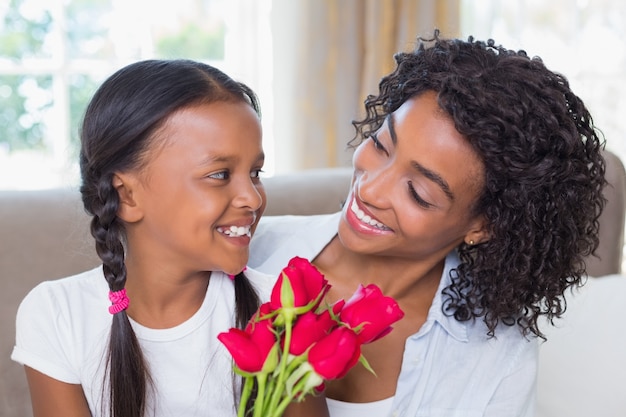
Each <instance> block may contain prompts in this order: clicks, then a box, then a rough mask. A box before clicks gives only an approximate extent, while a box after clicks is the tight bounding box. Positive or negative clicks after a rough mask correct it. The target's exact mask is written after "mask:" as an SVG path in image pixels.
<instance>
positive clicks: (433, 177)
mask: <svg viewBox="0 0 626 417" xmlns="http://www.w3.org/2000/svg"><path fill="white" fill-rule="evenodd" d="M411 165H412V166H413V168H415V169H416V170H417V171H418V172H419V173H420V174H422V175H423V176H424V177H426V178H427V179H429V180H430V181H432V182H434V183H435V184H437V185H438V186H439V188H441V190H442V191H443V193H444V194H445V195H446V197H448V200H450V201H454V193H452V190H450V186H449V185H448V183H447V182H446V180H444V179H443V178H442V177H441V175H439V174H437V173H436V172H434V171H432V170H430V169H428V168H426V167H425V166H424V165H422V164H420V163H418V162H416V161H412V162H411Z"/></svg>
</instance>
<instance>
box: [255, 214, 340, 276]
mask: <svg viewBox="0 0 626 417" xmlns="http://www.w3.org/2000/svg"><path fill="white" fill-rule="evenodd" d="M340 216H341V213H334V214H322V215H313V216H292V215H289V216H267V217H263V218H262V219H261V221H260V223H259V225H258V227H257V229H256V231H255V232H254V236H253V238H252V242H251V244H250V260H249V262H248V265H249V266H251V267H252V268H255V269H257V270H259V271H261V272H265V273H269V274H272V275H275V274H278V272H280V270H281V269H282V268H283V267H285V266H286V265H287V262H289V259H291V258H293V257H294V256H301V257H303V258H307V259H309V260H311V259H313V258H314V257H315V256H317V254H318V253H319V252H320V251H321V250H322V249H323V248H324V247H325V246H326V245H327V244H328V242H330V241H331V240H332V238H333V237H334V236H335V234H336V233H337V226H338V224H339V218H340Z"/></svg>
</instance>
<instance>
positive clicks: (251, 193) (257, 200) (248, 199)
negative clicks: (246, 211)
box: [233, 178, 263, 211]
mask: <svg viewBox="0 0 626 417" xmlns="http://www.w3.org/2000/svg"><path fill="white" fill-rule="evenodd" d="M259 186H262V185H259V184H258V183H255V182H253V181H252V179H251V178H248V179H247V180H244V181H242V184H241V186H240V188H239V189H238V192H237V195H236V196H235V198H234V199H233V205H234V206H236V207H247V208H250V209H251V210H252V211H256V210H258V209H259V208H261V206H262V205H263V195H262V194H261V192H260V191H259V189H258V188H257V187H259Z"/></svg>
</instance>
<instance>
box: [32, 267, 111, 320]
mask: <svg viewBox="0 0 626 417" xmlns="http://www.w3.org/2000/svg"><path fill="white" fill-rule="evenodd" d="M108 291H109V290H108V285H107V283H106V280H105V278H104V274H103V272H102V266H98V267H96V268H94V269H91V270H88V271H85V272H82V273H80V274H76V275H72V276H69V277H65V278H60V279H55V280H47V281H43V282H40V283H39V284H38V285H37V286H35V287H34V288H33V289H32V290H30V292H29V293H28V294H27V295H26V297H25V298H24V300H23V301H22V304H21V305H20V309H22V308H23V307H24V306H25V305H28V304H32V305H34V306H40V307H42V306H45V305H47V304H50V303H52V304H54V305H55V306H56V308H57V309H59V310H62V309H63V307H67V308H71V309H73V308H74V307H81V306H91V307H93V306H94V303H96V304H102V305H103V306H104V310H105V311H106V309H107V306H108V305H109V304H110V302H109V300H108V295H107V294H108Z"/></svg>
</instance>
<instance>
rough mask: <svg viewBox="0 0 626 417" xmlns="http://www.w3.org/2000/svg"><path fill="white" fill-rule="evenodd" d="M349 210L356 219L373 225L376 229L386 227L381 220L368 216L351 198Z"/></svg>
mask: <svg viewBox="0 0 626 417" xmlns="http://www.w3.org/2000/svg"><path fill="white" fill-rule="evenodd" d="M350 210H352V212H353V213H354V214H355V215H356V217H357V219H359V220H361V221H362V222H363V223H365V224H369V225H370V226H374V227H376V228H378V229H386V228H387V227H386V226H385V225H384V224H382V223H381V222H379V221H377V220H375V219H372V218H371V217H370V216H368V215H367V214H365V213H364V212H363V210H361V209H360V208H359V206H358V205H357V204H356V201H354V200H352V204H350Z"/></svg>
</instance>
